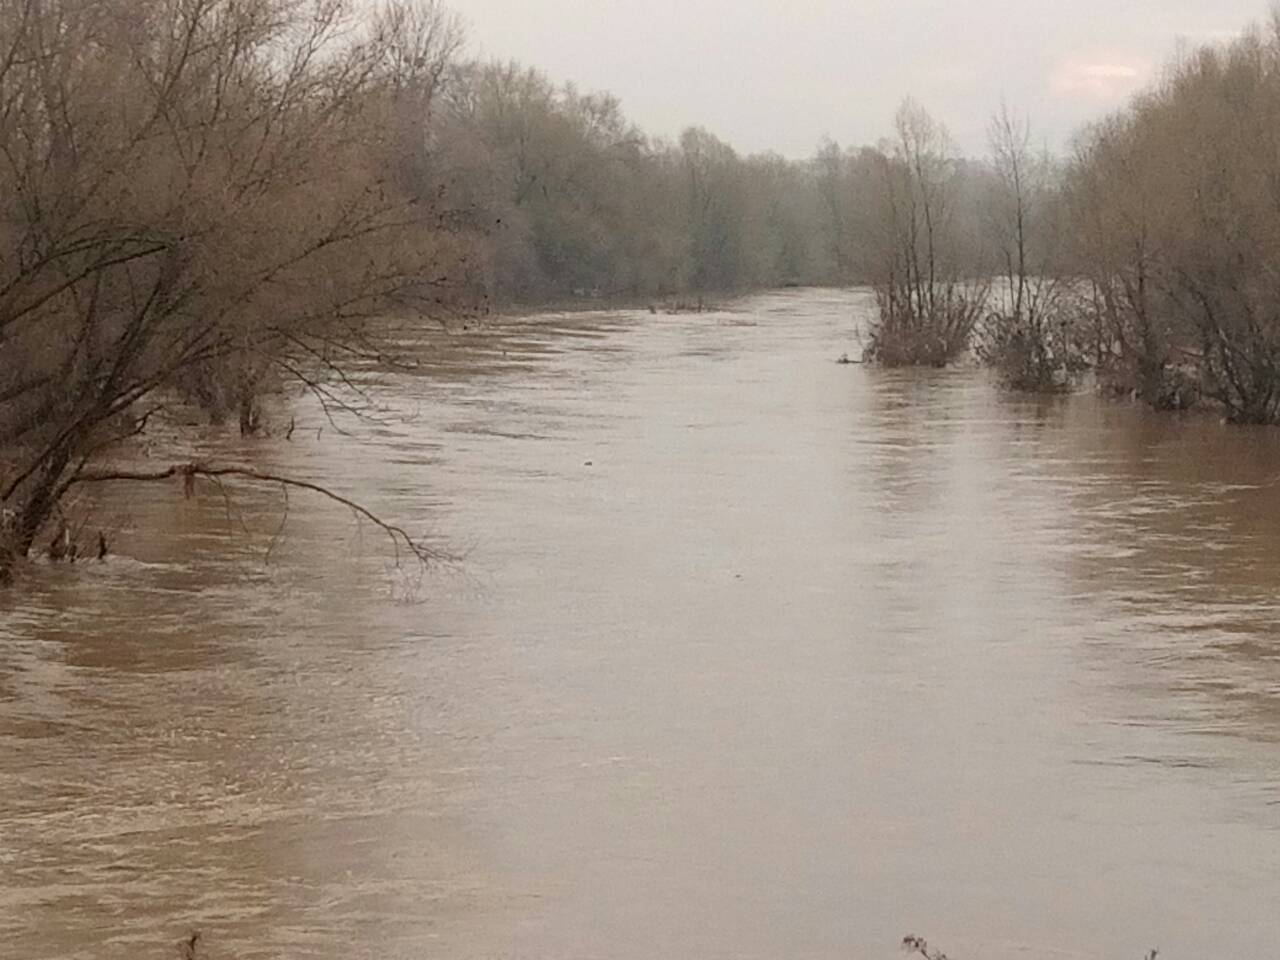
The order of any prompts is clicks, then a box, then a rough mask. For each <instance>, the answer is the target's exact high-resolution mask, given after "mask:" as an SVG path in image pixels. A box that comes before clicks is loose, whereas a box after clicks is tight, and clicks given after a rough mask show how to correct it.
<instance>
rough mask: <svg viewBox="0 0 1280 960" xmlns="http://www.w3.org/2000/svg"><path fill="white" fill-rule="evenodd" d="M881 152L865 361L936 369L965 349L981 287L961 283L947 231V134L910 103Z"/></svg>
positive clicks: (951, 164) (950, 163)
mask: <svg viewBox="0 0 1280 960" xmlns="http://www.w3.org/2000/svg"><path fill="white" fill-rule="evenodd" d="M894 129H895V133H896V139H895V141H894V142H893V144H892V146H891V147H890V149H889V151H887V152H886V153H882V154H881V170H882V174H883V183H884V187H883V198H882V207H881V237H880V240H881V244H880V251H879V256H878V258H877V260H878V263H877V265H876V268H875V269H876V276H875V278H874V281H875V290H876V301H877V304H878V307H879V317H878V320H877V322H876V323H875V324H874V325H873V326H872V327H871V329H870V331H869V335H868V345H867V349H866V358H867V359H868V360H871V361H874V362H877V363H882V364H885V365H886V366H917V365H919V366H935V367H941V366H945V365H946V364H948V363H950V362H951V361H953V360H955V359H956V358H957V357H959V356H960V355H961V354H963V353H964V351H965V350H967V349H968V347H969V342H970V339H971V338H972V335H973V330H974V326H975V325H976V323H977V321H978V318H979V316H980V315H981V312H982V308H983V305H984V304H985V302H986V295H987V285H986V284H985V283H982V282H975V281H974V280H973V279H972V278H969V277H965V276H964V275H963V274H962V272H961V269H960V266H959V262H958V258H957V257H956V251H955V246H954V241H955V237H954V234H953V233H952V230H953V227H954V223H953V215H954V213H955V200H956V197H955V191H954V180H953V178H954V175H955V153H954V148H953V146H952V144H951V138H950V136H949V135H948V134H947V131H946V128H945V127H943V126H942V125H941V124H939V123H938V122H937V121H936V120H934V119H933V118H932V117H931V116H930V115H929V114H928V113H927V112H925V110H924V109H923V108H922V107H920V106H919V105H918V104H917V103H915V102H914V101H912V100H907V101H905V102H904V103H903V104H902V106H901V107H899V109H898V113H897V115H896V117H895V118H894Z"/></svg>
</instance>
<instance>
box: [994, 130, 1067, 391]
mask: <svg viewBox="0 0 1280 960" xmlns="http://www.w3.org/2000/svg"><path fill="white" fill-rule="evenodd" d="M988 136H989V142H990V149H991V159H990V163H991V171H992V173H993V174H994V177H993V182H992V186H991V190H990V191H989V196H988V199H987V203H986V204H985V205H984V206H985V209H986V211H987V230H988V235H989V237H990V238H991V242H992V245H993V247H994V249H995V253H996V256H997V258H998V261H999V265H1000V270H1001V272H1002V276H1001V277H1000V282H999V283H998V284H997V285H996V286H995V288H994V289H993V291H992V303H991V306H992V309H991V310H990V312H988V313H987V315H986V317H985V318H984V320H983V322H982V323H981V324H980V326H979V329H978V334H979V336H978V341H977V351H978V355H979V357H980V358H981V359H982V360H983V361H984V362H985V363H987V364H989V365H990V366H992V367H994V368H995V369H996V370H997V371H998V373H999V375H1000V377H1001V380H1002V381H1003V382H1004V383H1005V384H1006V385H1007V386H1009V387H1012V388H1014V389H1019V390H1030V391H1052V390H1058V389H1062V388H1064V387H1066V386H1067V385H1068V384H1069V383H1070V382H1071V379H1072V377H1073V376H1074V375H1075V374H1076V373H1078V372H1080V371H1082V370H1083V369H1085V368H1086V367H1087V361H1086V356H1085V352H1084V349H1083V347H1082V343H1081V340H1080V337H1079V336H1078V334H1077V332H1076V330H1075V324H1074V323H1073V322H1072V321H1073V317H1072V314H1071V313H1069V312H1068V310H1067V309H1066V308H1067V301H1068V300H1069V299H1070V298H1071V297H1072V296H1073V295H1074V294H1075V292H1076V291H1075V289H1074V287H1073V285H1072V284H1071V283H1070V282H1069V281H1068V280H1067V279H1066V278H1065V277H1064V275H1063V272H1062V268H1063V264H1062V263H1061V258H1060V250H1059V237H1060V236H1061V226H1062V225H1061V224H1060V223H1059V222H1058V220H1059V218H1058V216H1057V214H1058V211H1059V209H1060V206H1061V204H1060V201H1059V197H1058V190H1057V182H1056V177H1055V171H1054V168H1053V163H1052V161H1051V160H1050V158H1049V156H1048V153H1047V152H1045V151H1041V152H1037V151H1035V150H1033V149H1032V146H1031V125H1030V123H1029V122H1028V121H1027V120H1026V119H1025V118H1021V117H1018V116H1015V115H1014V114H1013V113H1012V112H1010V110H1009V109H1008V107H1007V105H1001V108H1000V110H999V112H998V113H996V115H995V116H994V117H992V120H991V126H990V129H989V133H988Z"/></svg>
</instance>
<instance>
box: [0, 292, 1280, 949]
mask: <svg viewBox="0 0 1280 960" xmlns="http://www.w3.org/2000/svg"><path fill="white" fill-rule="evenodd" d="M866 307H867V302H866V298H865V296H863V295H861V294H858V293H856V292H854V293H836V292H824V291H792V292H787V293H785V294H775V295H769V296H764V297H759V298H755V299H752V300H749V301H745V302H742V303H739V304H736V305H735V306H734V307H733V308H732V309H731V310H728V311H725V312H722V313H716V314H708V315H700V316H674V317H672V316H656V317H655V316H650V315H649V314H648V313H647V312H646V313H629V312H618V313H599V314H588V315H585V316H583V315H579V316H573V317H568V316H565V317H535V318H527V319H524V320H519V321H509V322H504V323H502V324H498V325H496V326H495V328H494V329H491V330H489V331H488V332H485V333H476V332H468V333H462V332H458V333H457V334H456V335H454V336H450V337H445V338H437V341H435V342H434V343H433V345H432V346H431V347H430V348H429V349H424V350H423V351H422V357H423V367H422V369H420V370H419V371H416V372H405V373H398V374H395V375H392V376H388V377H387V378H385V379H386V382H385V383H384V384H383V388H384V389H383V390H382V392H381V393H380V394H379V395H380V396H381V397H382V398H383V399H384V400H385V402H386V403H387V404H388V405H389V409H387V410H384V411H383V416H382V418H381V421H380V422H379V423H376V424H374V425H372V426H368V427H364V428H361V429H360V430H359V431H358V432H357V434H356V435H355V436H352V437H343V436H340V435H338V434H337V433H336V432H335V431H334V430H333V429H332V428H331V427H328V426H326V425H325V423H324V420H323V418H322V417H320V416H319V414H318V413H317V412H316V411H310V412H309V413H307V412H305V411H304V412H303V413H300V414H299V425H298V430H297V431H296V433H295V435H294V437H293V439H292V441H290V442H288V443H279V442H277V443H272V442H265V443H264V442H257V443H245V442H242V441H240V440H239V439H238V438H232V437H229V436H227V435H225V434H223V433H218V432H215V431H210V432H208V433H207V434H206V435H205V436H204V437H203V438H202V439H201V440H200V447H201V450H202V451H203V453H204V454H205V455H207V456H209V457H213V456H217V457H220V458H222V459H227V460H236V461H242V462H247V463H251V464H255V465H258V466H260V467H263V468H268V467H270V468H280V469H288V470H291V471H294V472H295V473H299V474H300V475H305V476H310V477H314V478H317V479H320V480H323V481H324V482H327V483H329V484H332V485H333V486H335V487H337V488H339V489H341V490H343V491H345V492H348V493H350V494H352V495H354V496H357V497H359V498H361V499H363V500H365V501H368V502H369V503H370V504H371V505H373V506H375V507H376V508H377V509H378V510H380V511H381V512H384V513H386V514H388V515H389V516H393V517H395V518H397V519H400V520H403V521H404V522H405V523H406V524H407V525H408V526H410V527H411V528H412V529H414V530H415V531H419V530H421V531H429V533H430V535H431V537H432V538H433V541H434V542H436V543H438V544H440V545H441V546H444V547H448V548H450V549H452V550H455V551H459V552H463V553H465V557H464V559H463V561H462V563H460V564H459V565H458V566H457V567H456V568H454V569H452V570H449V571H442V572H437V573H429V574H427V575H426V576H420V575H419V574H418V573H416V572H414V571H413V570H412V569H411V568H406V569H404V570H400V571H398V570H396V569H395V567H394V566H393V563H392V556H391V552H390V550H389V548H388V545H387V543H386V541H385V540H384V539H383V538H382V537H381V536H380V534H378V532H377V531H376V530H373V529H371V528H370V527H368V525H365V526H364V527H361V526H359V525H357V524H355V523H354V522H353V521H352V520H351V518H350V516H349V515H348V514H347V513H346V512H345V511H344V510H343V509H342V508H340V507H338V506H336V505H332V504H327V503H324V502H320V501H317V500H316V499H314V498H311V497H308V496H307V495H306V494H303V493H300V492H295V493H294V494H293V495H292V496H291V497H290V502H289V504H288V513H287V516H285V515H284V513H283V510H282V507H283V503H282V500H281V498H280V495H279V494H278V493H277V492H276V491H272V490H268V489H259V490H252V489H246V488H244V487H243V486H236V487H235V488H234V489H232V490H231V491H230V496H229V499H227V500H224V498H223V497H222V496H221V495H220V494H219V492H218V491H216V490H213V489H210V488H208V487H203V488H202V489H201V490H200V491H198V495H197V496H196V497H194V498H192V499H190V500H186V499H184V498H183V497H182V492H181V489H180V488H179V487H178V486H176V485H169V484H165V485H155V486H152V487H147V488H136V489H133V490H131V491H118V490H117V491H110V492H107V491H104V492H103V494H102V496H101V497H100V499H99V500H98V501H97V502H96V505H95V508H94V509H95V523H103V524H106V525H108V526H109V527H110V529H111V530H112V531H113V540H114V542H115V545H116V546H117V548H118V550H119V555H117V556H114V557H113V558H112V559H110V560H109V561H108V562H106V563H104V564H100V565H99V564H88V565H78V566H77V567H74V568H61V567H59V568H53V567H48V566H37V567H36V568H35V569H34V570H32V571H31V572H30V573H29V575H28V577H27V580H26V582H25V583H24V585H23V589H22V590H21V591H16V592H15V591H10V592H9V593H8V594H6V595H4V596H3V597H0V957H4V958H14V960H53V958H59V960H61V958H112V960H114V958H121V960H126V958H127V960H142V958H150V957H159V958H172V957H173V956H175V955H176V954H175V953H174V948H173V943H174V941H176V940H177V939H178V937H179V936H181V935H182V934H184V933H185V932H187V931H189V930H192V929H199V930H201V931H202V932H203V935H204V939H205V943H206V944H207V947H208V950H207V956H208V957H210V958H239V960H256V958H275V957H281V958H324V960H330V958H332V960H339V958H341V960H347V958H370V960H375V958H376V960H389V958H406V960H408V958H427V957H432V958H434V957H439V958H462V960H470V958H476V960H478V958H499V957H501V958H513V960H515V958H522V960H530V958H547V960H552V958H555V960H561V958H601V960H606V958H607V960H641V958H645V960H647V958H689V960H704V958H744V960H784V958H823V960H825V958H842V960H843V958H877V957H894V956H897V955H898V953H897V949H896V945H897V943H898V942H899V941H900V940H901V938H902V936H903V935H904V934H906V933H918V934H923V935H926V936H928V937H929V938H930V939H931V941H933V942H934V943H935V944H936V945H937V946H939V947H942V948H944V949H946V950H947V952H948V953H949V954H951V955H952V956H953V957H955V958H956V960H983V958H987V960H1012V958H1033V960H1034V958H1084V957H1088V958H1103V957H1106V958H1120V960H1138V958H1139V957H1141V956H1142V955H1143V953H1144V952H1145V951H1146V950H1147V949H1148V948H1150V947H1160V948H1161V951H1162V952H1161V954H1160V955H1161V957H1162V958H1167V960H1179V958H1185V960H1204V958H1211V957H1238V956H1269V955H1274V954H1275V953H1277V952H1280V599H1278V593H1277V590H1278V586H1280V539H1278V537H1277V534H1278V533H1280V432H1275V431H1267V430H1248V429H1233V428H1229V427H1226V426H1223V425H1221V424H1220V423H1218V422H1217V421H1216V420H1215V419H1213V418H1212V417H1178V416H1153V415H1150V414H1147V413H1144V412H1143V411H1142V410H1141V409H1140V408H1138V407H1136V406H1132V405H1127V404H1116V403H1109V402H1106V401H1102V400H1099V399H1097V398H1095V397H1093V396H1090V395H1087V394H1085V395H1081V396H1077V397H1074V398H1072V399H1070V400H1068V401H1065V402H1064V401H1041V402H1037V401H1031V400H1018V399H1014V398H1009V397H1005V396H1001V395H1000V393H999V392H998V391H997V390H995V389H994V388H993V387H992V386H991V384H990V383H989V382H987V380H986V379H984V377H983V376H982V375H981V374H980V373H976V372H972V371H956V372H945V373H895V372H884V371H876V370H871V369H867V368H864V367H859V366H840V365H837V364H836V363H834V362H833V360H834V359H835V358H836V357H837V356H839V355H840V354H841V353H842V352H846V351H847V352H856V350H857V345H856V343H855V342H854V340H853V336H852V330H853V327H854V323H855V317H856V316H858V315H859V314H860V312H861V311H865V309H866ZM156 443H157V444H158V445H159V448H156V449H148V450H143V451H140V453H142V454H145V455H150V456H151V457H153V458H155V459H157V460H162V459H163V456H164V450H163V449H162V448H163V441H162V440H160V441H156ZM126 493H128V499H125V495H126ZM282 517H283V518H284V522H283V523H282ZM278 532H279V533H280V536H279V537H277V536H276V534H277V533H278ZM268 550H269V551H270V552H269V555H268Z"/></svg>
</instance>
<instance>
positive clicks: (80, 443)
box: [0, 0, 470, 577]
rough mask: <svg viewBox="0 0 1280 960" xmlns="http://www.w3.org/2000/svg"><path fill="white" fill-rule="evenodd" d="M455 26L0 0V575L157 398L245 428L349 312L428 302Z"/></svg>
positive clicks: (80, 0) (238, 3)
mask: <svg viewBox="0 0 1280 960" xmlns="http://www.w3.org/2000/svg"><path fill="white" fill-rule="evenodd" d="M457 42H458V32H457V27H456V24H455V23H454V22H453V20H452V19H451V18H450V17H449V16H448V15H446V14H445V13H444V12H443V11H442V10H441V9H440V8H438V7H436V6H435V5H434V3H433V0H423V2H422V3H419V4H418V5H416V6H410V5H401V4H394V3H393V4H388V5H385V6H383V7H382V8H380V10H379V12H378V13H377V14H376V15H375V16H373V17H371V18H364V19H361V20H359V21H357V20H356V19H355V18H354V17H353V11H352V10H351V9H350V8H349V5H348V4H347V3H346V2H344V0H0V511H2V512H0V518H2V519H0V577H3V576H5V575H6V574H7V573H8V572H9V571H10V570H11V568H12V566H13V563H14V562H15V561H16V560H17V559H18V558H21V557H23V556H25V555H26V554H27V553H28V552H29V551H30V550H31V549H32V546H33V543H34V542H35V540H36V538H37V536H38V535H39V534H40V531H41V530H42V529H43V528H44V527H45V525H46V523H48V522H49V521H50V518H51V517H52V516H54V515H55V513H56V512H57V510H58V507H59V503H60V501H61V500H62V499H63V498H64V496H65V495H66V494H67V493H68V491H70V490H71V489H73V488H74V487H76V486H77V485H78V484H79V483H81V482H83V481H85V480H86V479H90V478H92V479H102V472H101V471H100V470H95V463H96V462H97V461H99V460H100V459H101V458H102V457H103V456H104V454H107V453H109V452H110V450H111V449H112V447H113V445H114V444H116V443H118V442H119V441H120V440H122V439H123V438H126V437H129V436H130V435H133V434H135V433H137V432H138V431H139V430H140V429H141V428H142V426H143V425H144V424H145V423H146V421H147V418H148V416H149V414H150V412H151V411H152V410H153V409H154V407H155V406H157V405H159V404H160V403H161V402H162V401H163V399H164V398H166V397H171V396H179V395H181V396H186V397H189V398H193V399H195V400H196V401H198V402H200V403H203V404H205V405H207V406H209V407H212V408H214V409H216V410H217V411H218V412H222V413H230V414H232V415H234V416H236V417H237V418H238V420H239V422H240V424H241V426H242V428H244V429H246V430H252V429H253V428H254V427H255V426H256V423H257V414H256V402H257V399H258V397H259V396H260V394H261V392H262V391H263V390H266V389H269V388H270V387H271V385H272V384H273V383H276V382H279V381H280V380H282V379H285V378H288V379H295V380H299V381H301V382H304V383H317V382H318V381H319V380H320V379H323V377H324V375H325V373H326V372H327V371H331V370H333V369H336V368H338V367H340V366H341V364H343V363H344V362H346V361H348V360H349V359H350V358H351V357H352V356H353V355H354V354H357V353H358V352H359V351H360V350H361V349H362V348H363V347H364V345H365V344H366V337H367V335H368V327H367V321H368V320H369V318H371V317H374V316H377V315H379V314H383V313H385V312H386V311H388V310H392V309H398V308H404V307H408V306H413V307H416V308H420V309H428V310H439V309H448V308H449V307H450V306H451V304H452V302H453V300H454V299H455V297H456V296H457V295H458V291H459V290H461V289H463V288H464V287H465V284H466V280H467V270H468V265H467V264H468V251H469V248H470V241H469V235H470V234H469V229H468V227H467V225H466V223H465V222H464V221H465V218H463V217H460V216H459V214H458V212H457V211H456V210H452V209H450V207H449V206H448V205H447V204H446V203H444V202H443V201H442V195H441V192H440V190H439V189H438V182H437V178H436V177H435V173H434V171H433V169H432V165H431V161H430V151H429V149H428V140H429V131H428V128H427V124H428V121H429V118H430V116H431V112H432V107H433V102H434V100H435V99H436V96H437V94H438V90H439V87H440V84H441V82H442V79H443V76H444V71H445V69H446V68H447V64H448V63H449V62H450V58H451V57H452V54H453V52H454V49H455V48H456V45H457ZM194 475H195V471H192V472H190V473H189V474H188V476H194Z"/></svg>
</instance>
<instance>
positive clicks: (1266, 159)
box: [1071, 16, 1280, 423]
mask: <svg viewBox="0 0 1280 960" xmlns="http://www.w3.org/2000/svg"><path fill="white" fill-rule="evenodd" d="M1278 120H1280V17H1274V16H1273V19H1272V22H1271V24H1270V25H1269V26H1268V28H1266V29H1253V30H1250V31H1248V32H1246V33H1245V34H1244V35H1243V36H1241V37H1240V38H1239V39H1237V40H1235V41H1234V42H1232V43H1230V44H1227V45H1225V46H1205V47H1202V48H1200V49H1198V50H1195V51H1194V52H1191V53H1189V54H1186V55H1184V56H1182V57H1181V58H1180V59H1178V60H1176V61H1175V62H1173V63H1172V64H1171V65H1170V66H1169V67H1168V69H1167V70H1166V73H1165V76H1164V78H1163V79H1162V81H1161V82H1160V83H1159V84H1158V85H1157V86H1156V87H1154V88H1153V89H1151V90H1150V91H1148V92H1147V93H1146V94H1144V95H1143V96H1141V97H1139V98H1138V99H1136V100H1135V101H1134V102H1133V103H1132V104H1131V105H1130V107H1129V108H1128V109H1127V110H1125V111H1124V112H1123V113H1121V114H1119V115H1117V116H1115V117H1113V118H1111V119H1110V120H1108V121H1107V122H1105V123H1103V124H1100V125H1098V126H1097V127H1095V128H1093V129H1092V130H1090V131H1089V132H1088V133H1087V134H1086V135H1085V137H1084V138H1083V140H1082V142H1081V145H1080V147H1079V150H1078V155H1077V157H1076V159H1075V162H1074V164H1073V169H1072V171H1071V198H1072V202H1073V208H1074V215H1075V217H1076V223H1077V229H1078V236H1079V238H1080V256H1079V263H1080V266H1081V272H1082V274H1083V275H1084V276H1086V277H1087V278H1088V280H1089V282H1090V285H1091V287H1092V301H1093V303H1094V305H1095V310H1096V318H1097V320H1096V322H1097V324H1098V327H1099V329H1100V331H1101V337H1100V343H1101V348H1100V355H1101V366H1102V370H1103V372H1104V374H1105V375H1107V376H1108V377H1109V378H1110V379H1111V380H1112V381H1113V382H1116V383H1118V384H1119V386H1120V388H1121V389H1125V390H1132V392H1134V393H1135V394H1137V395H1139V396H1141V397H1142V398H1144V399H1146V400H1147V401H1149V402H1150V403H1152V404H1153V405H1155V406H1158V407H1179V406H1185V405H1187V404H1189V403H1191V402H1194V401H1195V400H1197V399H1198V398H1199V397H1200V396H1203V397H1204V398H1206V399H1208V400H1211V401H1213V402H1216V403H1217V404H1218V405H1220V406H1221V408H1222V409H1223V410H1224V411H1225V413H1226V416H1227V418H1228V419H1229V420H1232V421H1234V422H1239V423H1276V422H1278V421H1280V283H1277V278H1278V277H1280V178H1278V174H1277V166H1276V157H1277V156H1280V125H1278V123H1277V121H1278Z"/></svg>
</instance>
